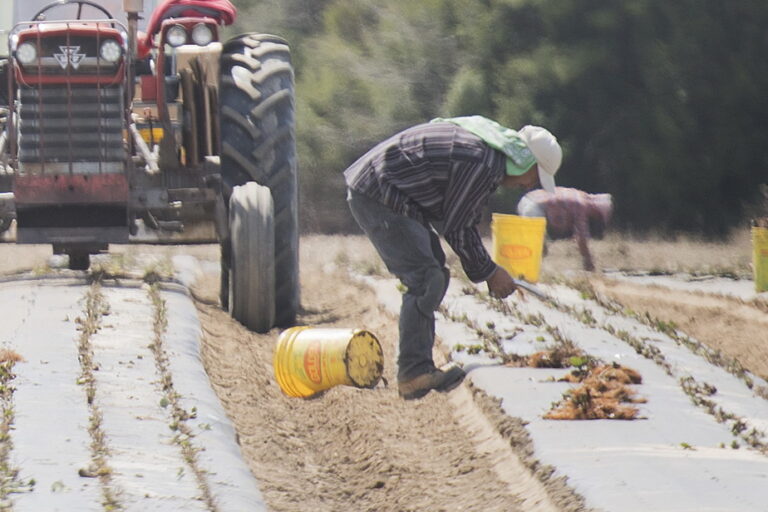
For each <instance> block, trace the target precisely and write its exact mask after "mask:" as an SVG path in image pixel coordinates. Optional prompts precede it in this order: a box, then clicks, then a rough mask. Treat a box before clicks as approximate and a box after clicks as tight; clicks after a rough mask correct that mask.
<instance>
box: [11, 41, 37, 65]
mask: <svg viewBox="0 0 768 512" xmlns="http://www.w3.org/2000/svg"><path fill="white" fill-rule="evenodd" d="M16 58H17V59H18V61H19V62H21V63H22V64H24V65H29V64H32V63H33V62H35V61H36V60H37V47H36V46H35V45H34V44H32V43H21V44H20V45H19V46H18V48H16Z"/></svg>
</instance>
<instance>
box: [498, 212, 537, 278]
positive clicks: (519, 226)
mask: <svg viewBox="0 0 768 512" xmlns="http://www.w3.org/2000/svg"><path fill="white" fill-rule="evenodd" d="M546 227H547V219H545V218H544V217H520V216H518V215H505V214H503V213H494V214H493V215H492V219H491V235H492V239H493V261H495V262H496V264H498V265H500V266H501V267H503V268H504V269H505V270H506V271H507V272H509V274H510V275H511V276H512V277H514V278H522V279H525V280H526V281H528V282H530V283H535V282H537V281H538V280H539V271H540V270H541V253H542V250H543V249H544V232H545V231H546Z"/></svg>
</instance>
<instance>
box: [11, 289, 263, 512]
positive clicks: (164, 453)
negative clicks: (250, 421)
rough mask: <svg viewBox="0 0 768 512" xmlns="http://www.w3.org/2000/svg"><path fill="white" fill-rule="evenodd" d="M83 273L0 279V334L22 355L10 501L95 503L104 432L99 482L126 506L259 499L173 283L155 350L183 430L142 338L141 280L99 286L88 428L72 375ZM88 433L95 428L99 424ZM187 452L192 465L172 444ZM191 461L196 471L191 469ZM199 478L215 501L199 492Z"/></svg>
mask: <svg viewBox="0 0 768 512" xmlns="http://www.w3.org/2000/svg"><path fill="white" fill-rule="evenodd" d="M87 290H88V285H87V284H86V283H84V282H83V281H82V280H81V279H78V278H75V277H72V278H62V279H51V278H47V279H42V280H37V279H28V280H24V279H18V280H10V281H6V282H3V283H0V304H2V321H1V322H0V343H1V344H2V348H5V349H9V350H13V351H14V352H16V353H18V354H19V355H20V356H21V357H23V359H24V360H23V361H22V362H18V363H16V364H15V365H14V368H13V371H14V373H15V375H16V377H15V378H14V379H13V380H12V381H11V385H12V386H13V388H15V391H14V393H13V398H12V404H11V409H12V414H13V423H12V425H11V430H10V438H9V439H10V443H11V445H12V447H11V451H10V455H9V458H8V464H9V466H10V468H11V470H12V471H14V470H15V471H18V476H17V479H16V481H15V482H14V483H13V484H12V485H16V486H18V489H17V491H18V492H13V493H11V494H10V495H9V500H8V501H9V502H10V503H5V504H4V505H8V506H11V507H12V508H13V510H14V511H16V512H23V511H35V512H38V511H42V510H45V511H59V510H60V511H74V510H77V511H87V510H105V508H104V507H105V505H104V504H103V503H104V501H105V494H104V487H103V485H102V483H101V481H100V479H99V478H98V477H97V476H96V475H94V474H93V471H92V469H93V458H94V453H93V451H92V443H93V440H94V437H95V436H96V435H101V436H103V439H104V444H105V446H106V447H107V456H106V465H107V466H108V467H109V470H110V474H109V479H110V480H111V481H110V483H109V488H110V490H111V492H112V493H113V495H114V499H115V500H116V501H117V502H118V503H119V504H120V505H121V506H122V507H123V509H124V510H142V511H170V510H184V511H195V510H200V511H209V510H220V511H229V510H265V509H266V506H265V505H264V502H263V499H262V496H261V494H260V492H259V489H258V486H257V484H256V481H255V479H254V478H253V476H252V474H251V473H250V471H249V469H248V467H247V465H246V464H245V462H244V460H243V458H242V455H241V453H240V448H239V446H238V445H237V442H236V439H235V432H234V429H233V427H232V425H231V423H230V422H229V420H228V419H227V417H226V415H225V412H224V410H223V408H222V407H221V405H220V403H219V401H218V399H217V397H216V395H215V394H214V392H213V390H212V389H211V387H210V384H209V381H208V378H207V376H206V374H205V371H204V369H203V367H202V364H201V361H200V357H199V352H198V350H199V339H200V333H201V331H200V325H199V322H198V319H197V313H196V310H195V308H194V305H193V304H192V302H191V300H190V299H189V298H188V297H187V295H186V294H185V291H184V289H183V288H182V287H180V286H177V287H166V288H165V289H163V290H162V291H160V298H161V300H162V301H163V303H164V304H165V309H166V312H165V317H166V319H167V328H166V333H165V336H164V338H163V350H164V351H165V353H166V355H167V358H168V371H169V373H170V375H171V376H172V382H173V392H174V393H176V396H178V397H179V404H180V405H181V407H182V408H183V409H184V410H185V411H187V412H189V413H190V416H192V417H191V418H189V419H187V420H186V421H185V424H186V427H187V428H188V429H189V432H190V433H191V436H190V437H187V436H181V437H179V433H180V430H179V429H178V428H177V426H176V425H175V421H176V420H175V419H174V418H173V417H172V415H171V411H170V409H171V408H170V406H169V404H168V400H167V394H166V393H165V392H164V391H163V389H162V385H161V382H160V373H159V370H158V368H157V365H156V363H155V357H154V355H153V351H152V350H151V348H150V345H151V344H152V343H153V341H154V327H153V303H152V300H151V297H150V295H149V294H148V292H147V290H146V287H144V286H141V285H137V284H135V283H134V284H133V285H128V286H116V287H111V286H108V285H105V286H103V287H102V294H103V295H104V299H105V301H106V303H108V305H109V307H108V311H107V313H108V314H106V315H105V316H104V317H103V318H102V323H101V328H100V329H99V331H98V332H97V333H96V334H94V335H93V336H92V338H91V346H92V349H93V362H94V372H93V375H94V377H95V383H96V384H95V386H96V393H95V398H94V401H93V403H94V405H95V406H96V409H95V410H97V411H98V413H99V415H100V421H99V422H97V424H98V426H99V427H98V429H94V428H93V425H94V412H93V411H94V410H93V409H91V408H89V406H88V403H87V398H86V391H85V386H84V385H83V383H82V378H81V373H82V369H81V365H80V362H79V361H80V360H79V350H78V343H79V339H80V331H78V329H77V327H78V320H77V319H78V318H82V317H84V308H85V306H84V297H85V294H86V293H87ZM97 433H98V434H97ZM183 444H190V445H191V446H192V448H193V450H194V452H195V454H196V455H195V462H194V465H191V463H190V462H189V457H188V456H186V457H185V455H184V453H183V451H182V449H181V446H182V445H183ZM196 473H197V476H196ZM203 487H207V488H208V489H209V490H210V494H211V496H212V501H213V506H209V505H208V504H207V503H206V501H205V500H203V499H202V494H203V493H202V492H201V488H203Z"/></svg>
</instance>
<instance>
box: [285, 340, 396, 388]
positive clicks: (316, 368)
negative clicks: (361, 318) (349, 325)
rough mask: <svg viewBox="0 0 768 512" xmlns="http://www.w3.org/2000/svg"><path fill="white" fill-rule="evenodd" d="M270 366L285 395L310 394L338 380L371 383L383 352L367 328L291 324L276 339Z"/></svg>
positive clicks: (378, 374)
mask: <svg viewBox="0 0 768 512" xmlns="http://www.w3.org/2000/svg"><path fill="white" fill-rule="evenodd" d="M272 366H273V367H274V370H275V378H276V379H277V383H278V384H279V385H280V389H282V390H283V392H284V393H285V394H286V395H288V396H294V397H309V396H312V395H314V394H316V393H319V392H320V391H324V390H326V389H329V388H332V387H333V386H337V385H339V384H346V385H348V386H355V387H358V388H372V387H374V386H375V385H376V384H377V383H378V382H379V379H381V374H382V371H383V370H384V356H383V353H382V351H381V345H380V344H379V340H377V339H376V336H374V335H373V334H372V333H370V332H368V331H366V330H362V329H323V328H313V327H306V326H303V327H291V328H290V329H286V330H285V331H283V332H282V333H281V334H280V337H279V338H278V340H277V346H276V347H275V355H274V358H273V361H272Z"/></svg>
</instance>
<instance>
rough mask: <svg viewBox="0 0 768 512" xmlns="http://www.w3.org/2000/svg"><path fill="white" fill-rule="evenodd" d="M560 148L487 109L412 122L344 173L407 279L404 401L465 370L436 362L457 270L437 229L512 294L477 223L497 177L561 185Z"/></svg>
mask: <svg viewBox="0 0 768 512" xmlns="http://www.w3.org/2000/svg"><path fill="white" fill-rule="evenodd" d="M561 160H562V150H561V149H560V145H559V144H558V143H557V140H556V139H555V137H554V136H553V135H552V134H551V133H549V132H548V131H547V130H545V129H544V128H541V127H537V126H526V127H524V128H522V129H521V130H520V131H519V132H518V131H515V130H511V129H509V128H505V127H503V126H501V125H499V124H498V123H496V122H494V121H491V120H490V119H486V118H484V117H480V116H471V117H461V118H453V119H436V120H434V121H433V122H431V123H426V124H420V125H417V126H414V127H412V128H408V129H406V130H404V131H402V132H400V133H398V134H395V135H393V136H392V137H390V138H388V139H386V140H385V141H383V142H381V143H379V144H378V145H376V146H375V147H374V148H372V149H371V150H369V151H368V152H367V153H365V154H364V155H363V156H362V157H360V158H359V159H358V160H357V161H356V162H355V163H353V164H352V165H351V166H350V167H349V168H348V169H347V170H346V171H345V172H344V177H345V179H346V183H347V187H348V195H347V201H348V204H349V207H350V210H351V212H352V215H353V216H354V218H355V220H356V221H357V223H358V224H359V225H360V227H361V228H362V229H363V231H365V233H366V235H368V237H369V238H370V240H371V242H372V243H373V246H374V247H375V248H376V250H377V251H378V253H379V255H380V256H381V258H382V260H383V261H384V263H385V264H386V266H387V269H388V270H389V271H390V272H392V273H393V274H394V275H395V276H397V277H398V278H399V279H400V281H401V282H402V283H403V284H404V285H405V286H406V287H407V291H406V293H405V294H403V300H402V305H401V308H400V319H399V327H400V333H399V334H400V342H399V351H400V354H399V357H398V375H397V378H398V391H399V393H400V396H402V397H403V398H405V399H414V398H420V397H422V396H424V395H426V394H427V393H428V392H429V391H430V390H432V389H435V390H438V391H448V390H450V389H453V388H454V387H456V386H457V385H458V384H459V383H461V381H462V380H463V378H464V371H463V370H462V369H461V368H459V367H457V366H451V367H449V368H445V369H438V368H436V367H435V364H434V361H433V359H432V348H433V345H434V340H435V316H434V313H435V311H436V310H437V308H438V306H439V305H440V302H441V301H442V300H443V296H444V295H445V292H446V290H447V288H448V280H449V276H450V274H449V271H448V269H447V268H446V266H445V254H444V253H443V250H442V248H441V246H440V239H439V237H438V234H437V232H436V229H435V228H438V229H439V230H440V233H441V234H442V235H443V237H444V238H445V240H446V241H447V242H448V244H449V245H450V246H451V248H452V249H453V250H454V252H455V253H456V254H457V255H458V257H459V259H460V260H461V264H462V267H463V269H464V272H465V273H466V274H467V277H469V279H470V280H472V281H473V282H476V283H479V282H482V281H485V282H486V283H487V285H488V290H489V292H490V293H491V295H493V296H496V297H506V296H508V295H510V294H511V293H512V292H514V291H515V289H516V286H515V283H514V280H513V279H512V277H510V275H509V274H508V273H507V271H506V270H504V269H503V268H501V267H499V266H497V265H496V264H495V263H494V262H493V261H492V260H491V257H490V256H489V254H488V252H487V251H486V250H485V248H484V246H483V243H482V241H481V238H480V234H479V233H478V231H477V225H478V223H479V221H480V218H481V215H482V210H483V208H484V207H485V205H486V204H487V202H488V198H489V197H490V195H491V194H492V193H493V192H494V191H495V190H496V188H497V187H498V186H499V185H502V186H504V187H509V188H522V189H526V190H528V189H531V188H533V187H536V186H537V185H539V184H541V185H542V186H545V187H546V188H548V189H550V190H554V185H555V182H554V176H555V173H556V172H557V170H558V168H559V167H560V162H561Z"/></svg>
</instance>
